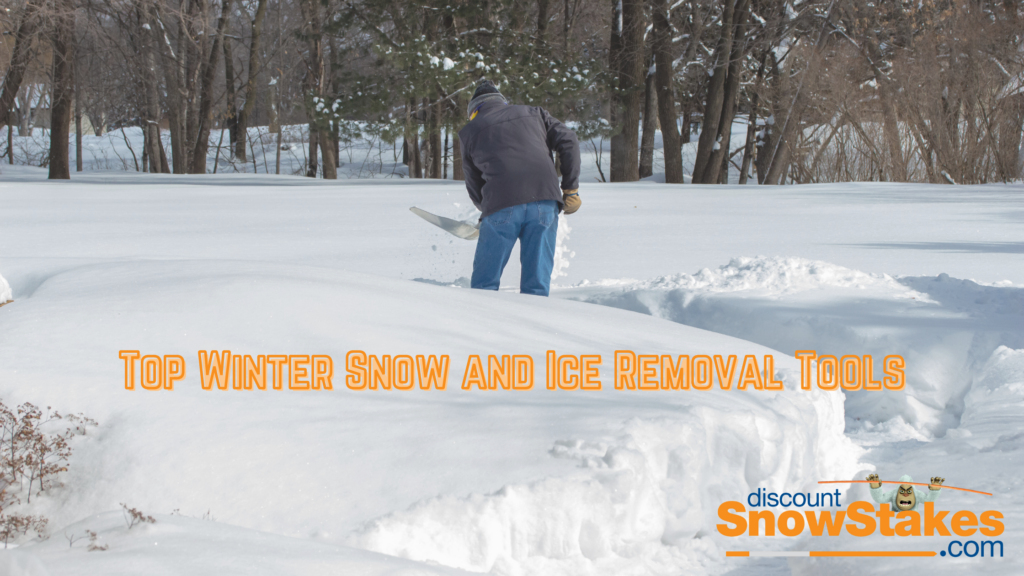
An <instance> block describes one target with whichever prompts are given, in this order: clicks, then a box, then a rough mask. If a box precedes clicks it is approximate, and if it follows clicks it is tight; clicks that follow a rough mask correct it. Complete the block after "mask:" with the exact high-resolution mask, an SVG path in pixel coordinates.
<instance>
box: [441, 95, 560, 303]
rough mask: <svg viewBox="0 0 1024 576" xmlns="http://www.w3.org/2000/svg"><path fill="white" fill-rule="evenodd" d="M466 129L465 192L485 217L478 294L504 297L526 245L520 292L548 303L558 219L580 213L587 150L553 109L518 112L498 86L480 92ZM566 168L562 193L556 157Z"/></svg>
mask: <svg viewBox="0 0 1024 576" xmlns="http://www.w3.org/2000/svg"><path fill="white" fill-rule="evenodd" d="M466 114H467V115H468V116H469V123H468V124H466V125H465V126H464V127H463V128H462V129H461V130H459V142H460V143H461V146H462V169H463V171H464V174H465V177H466V190H467V191H469V197H470V199H471V200H472V201H473V204H474V205H476V207H477V208H478V209H479V210H480V212H481V216H480V239H479V241H478V242H477V245H476V255H475V256H474V258H473V278H472V280H471V282H470V285H471V286H472V287H473V288H482V289H484V290H497V289H498V285H499V284H500V282H501V273H502V271H504V269H505V264H507V263H508V259H509V256H510V255H511V254H512V247H513V246H515V244H516V240H519V243H520V244H519V260H520V262H521V263H522V266H523V271H522V276H521V278H522V279H521V280H520V283H519V291H520V292H521V293H523V294H536V295H538V296H547V295H548V292H549V291H550V288H551V270H552V269H553V268H554V259H555V241H556V238H555V237H556V233H557V230H558V212H559V210H560V209H561V210H564V211H565V213H566V214H572V213H573V212H575V211H576V210H577V209H579V207H580V200H579V194H578V188H579V179H580V145H579V141H578V140H577V139H576V134H575V133H574V132H573V131H572V130H570V129H569V128H567V127H566V126H565V124H562V123H561V122H559V121H558V120H556V119H554V118H552V117H551V115H550V114H548V112H547V110H544V109H543V108H540V107H537V106H511V105H509V104H508V102H507V101H506V100H505V97H504V96H502V95H501V93H500V92H498V89H497V88H496V87H495V86H494V84H492V83H491V82H489V81H487V80H484V81H482V82H480V84H479V85H478V86H477V89H476V92H475V93H474V94H473V100H472V101H470V103H469V107H468V108H467V109H466ZM552 151H554V152H556V153H557V154H558V158H559V160H560V161H561V169H562V183H561V189H559V183H558V175H557V174H556V173H555V166H554V163H553V162H552V161H551V152H552Z"/></svg>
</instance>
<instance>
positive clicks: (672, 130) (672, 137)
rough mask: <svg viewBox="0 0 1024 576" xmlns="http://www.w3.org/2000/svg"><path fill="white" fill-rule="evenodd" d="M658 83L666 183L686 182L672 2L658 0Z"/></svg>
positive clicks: (655, 14) (656, 60)
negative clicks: (676, 89) (674, 66)
mask: <svg viewBox="0 0 1024 576" xmlns="http://www.w3.org/2000/svg"><path fill="white" fill-rule="evenodd" d="M651 11H652V15H653V19H654V65H655V68H654V70H655V71H654V85H655V86H656V87H657V101H658V119H659V120H660V124H661V148H662V153H663V155H664V157H665V183H666V184H682V183H683V151H682V145H681V144H680V141H679V132H678V131H677V129H676V121H677V116H676V97H675V92H674V90H673V88H672V76H673V71H672V25H671V24H670V23H669V19H668V17H669V15H668V2H667V1H666V0H654V5H653V6H652V7H651Z"/></svg>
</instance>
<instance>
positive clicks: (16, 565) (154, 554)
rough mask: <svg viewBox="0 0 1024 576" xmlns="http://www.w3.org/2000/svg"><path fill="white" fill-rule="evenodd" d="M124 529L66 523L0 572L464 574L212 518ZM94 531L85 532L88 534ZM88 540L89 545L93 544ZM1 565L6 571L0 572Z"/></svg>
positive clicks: (104, 519) (116, 520)
mask: <svg viewBox="0 0 1024 576" xmlns="http://www.w3.org/2000/svg"><path fill="white" fill-rule="evenodd" d="M154 519H155V520H156V522H155V523H152V524H150V523H143V524H136V525H135V526H133V527H131V528H129V527H128V523H127V522H126V521H125V516H124V515H123V514H122V513H121V512H104V513H100V514H95V515H92V516H89V517H88V518H83V519H82V520H81V521H79V522H76V523H74V524H71V525H70V526H66V527H63V528H62V529H61V530H60V532H58V533H57V534H55V535H54V536H53V537H51V538H50V539H49V540H46V541H43V542H39V543H35V544H33V545H31V546H25V547H21V548H16V549H13V550H9V551H5V550H0V574H3V575H4V576H49V575H55V574H103V575H105V576H135V575H137V574H188V575H189V576H223V575H224V574H246V575H247V576H248V575H252V576H283V575H295V576H316V575H324V576H332V575H336V574H360V575H365V576H378V575H379V576H428V575H431V576H433V575H449V576H455V575H458V574H465V573H464V572H461V571H458V570H452V569H448V568H445V567H443V566H425V565H422V564H416V563H414V562H409V561H405V560H402V559H400V558H394V557H388V556H384V555H381V554H374V553H372V552H366V551H363V550H355V549H352V548H348V547H344V546H336V545H331V544H326V543H323V542H317V541H315V540H311V539H308V538H287V537H283V536H279V535H275V534H268V533H266V532H257V531H255V530H246V529H244V528H238V527H236V526H229V525H226V524H223V523H220V522H215V521H212V520H209V519H199V518H191V517H187V516H181V515H171V514H156V515H154ZM90 531H91V532H94V533H95V534H96V537H95V538H90V537H89V532H90ZM90 546H92V547H93V549H92V550H90ZM5 568H6V571H5Z"/></svg>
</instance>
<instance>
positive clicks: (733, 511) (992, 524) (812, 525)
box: [716, 501, 1003, 537]
mask: <svg viewBox="0 0 1024 576" xmlns="http://www.w3.org/2000/svg"><path fill="white" fill-rule="evenodd" d="M718 518H719V519H720V520H722V521H723V522H724V523H723V524H718V525H716V528H717V529H718V532H719V533H720V534H722V535H723V536H775V534H776V533H778V534H780V535H782V536H800V535H801V534H803V533H804V532H805V531H806V532H809V533H810V534H811V536H822V535H826V534H827V535H828V536H839V535H840V534H841V533H842V532H843V531H844V530H845V531H846V533H847V534H850V535H851V536H870V535H871V534H875V533H876V532H877V533H878V534H881V535H882V536H950V535H951V534H955V535H957V536H962V537H969V536H973V535H974V534H975V533H980V534H981V535H984V536H999V535H1000V534H1002V533H1003V522H1002V519H1003V514H1002V512H999V511H998V510H986V511H984V512H982V513H981V514H975V513H974V512H971V511H970V510H960V511H957V512H950V511H948V510H942V511H937V510H935V503H934V502H925V503H924V510H923V511H922V512H918V511H916V510H904V511H901V512H894V511H893V510H891V509H890V508H889V505H888V504H882V505H880V506H879V507H878V508H877V509H876V508H875V505H874V504H873V503H871V502H863V501H857V502H852V503H850V505H849V506H847V507H846V509H845V510H786V511H784V512H781V513H779V514H778V515H776V513H775V512H773V511H771V510H757V509H751V510H749V511H748V510H747V508H746V507H745V506H744V505H743V503H741V502H735V501H729V502H723V503H722V504H721V505H720V506H719V507H718Z"/></svg>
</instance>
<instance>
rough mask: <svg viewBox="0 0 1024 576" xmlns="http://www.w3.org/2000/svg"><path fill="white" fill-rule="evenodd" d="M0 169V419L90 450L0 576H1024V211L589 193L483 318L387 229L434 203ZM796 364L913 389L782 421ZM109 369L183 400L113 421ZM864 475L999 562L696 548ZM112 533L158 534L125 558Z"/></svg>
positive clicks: (758, 193) (441, 254)
mask: <svg viewBox="0 0 1024 576" xmlns="http://www.w3.org/2000/svg"><path fill="white" fill-rule="evenodd" d="M2 168H3V174H2V176H0V275H2V277H3V278H6V281H7V282H8V283H9V285H10V292H11V293H12V295H13V302H12V303H11V304H8V305H6V306H3V307H2V308H0V399H2V400H3V401H4V403H6V404H7V405H8V406H11V405H16V404H18V403H20V402H24V401H31V402H33V403H35V404H37V405H42V406H47V405H50V406H53V407H55V408H57V409H59V410H61V411H65V412H82V413H85V414H86V415H88V416H90V417H92V418H94V419H96V420H97V421H98V422H99V425H98V426H97V427H95V428H92V429H90V431H89V433H88V434H87V435H86V436H83V437H79V438H76V440H75V443H74V450H75V452H74V456H73V458H72V461H71V466H70V469H69V471H68V472H67V473H66V474H65V475H64V477H63V483H64V485H63V486H62V487H59V488H54V489H52V490H50V491H48V492H47V493H45V495H44V496H43V497H42V498H38V499H36V498H33V502H32V504H31V508H29V507H28V506H27V505H24V506H25V508H24V509H26V510H31V511H33V513H38V514H44V515H46V516H47V517H48V518H50V533H51V537H50V538H49V539H48V540H45V541H41V542H25V543H22V544H23V545H22V546H20V547H18V548H16V549H14V550H12V551H7V552H0V574H2V573H4V570H5V569H6V570H7V573H18V574H21V573H27V574H43V573H47V574H52V575H63V574H98V573H103V574H137V573H150V572H152V573H167V574H205V573H210V574H214V573H216V574H319V573H323V574H337V573H346V574H347V573H353V574H448V573H460V572H459V571H468V572H475V573H481V572H484V573H486V572H490V573H493V574H502V575H504V574H508V575H513V574H515V575H518V574H545V575H546V574H637V575H640V574H681V573H685V574H691V573H692V574H724V573H730V574H765V573H776V574H789V573H794V574H798V573H799V574H816V573H821V572H822V571H826V570H827V571H831V572H832V573H835V574H854V573H861V572H874V573H895V572H896V571H901V572H905V571H906V570H915V569H924V570H928V571H930V572H932V573H938V574H962V573H965V572H970V573H996V574H1019V573H1021V572H1022V571H1024V562H1022V561H1021V558H1020V552H1019V551H1020V550H1021V546H1022V544H1024V523H1022V522H1024V514H1022V513H1021V510H1024V496H1022V495H1024V481H1022V479H1021V473H1022V472H1024V459H1022V456H1024V452H1022V450H1024V444H1022V443H1021V440H1020V439H1021V438H1022V437H1024V228H1022V226H1021V224H1022V222H1024V187H1022V186H1021V185H1009V186H1003V185H998V186H981V187H952V186H948V187H947V186H919V185H902V186H901V185H884V184H850V185H834V186H824V185H823V186H805V187H776V188H768V187H757V186H745V187H738V186H732V187H722V186H692V185H682V186H665V185H660V184H656V183H654V182H640V183H635V184H615V185H611V184H597V183H593V181H592V180H585V181H584V183H583V185H582V189H581V196H582V198H583V201H584V206H583V208H582V210H581V211H580V212H579V213H578V214H576V215H573V216H570V217H568V218H566V219H565V221H566V223H567V224H568V226H565V227H563V229H562V230H561V236H560V240H559V245H560V248H561V251H560V255H559V265H560V266H561V269H562V271H563V272H564V275H562V276H560V277H558V278H556V279H555V289H554V290H553V292H552V296H553V297H552V298H548V299H543V298H536V297H529V296H521V295H519V294H517V293H515V292H516V290H515V287H516V286H517V285H518V269H517V268H518V266H517V264H516V262H517V261H518V257H517V256H516V255H513V257H512V260H511V262H512V263H511V264H510V266H509V269H508V270H507V271H506V274H505V277H504V279H503V286H504V288H503V290H502V291H501V292H498V293H484V292H480V291H472V290H466V289H464V286H465V285H466V280H465V279H466V278H467V277H468V276H469V275H470V270H471V266H472V252H473V248H474V243H472V242H466V241H463V240H459V239H456V238H453V237H451V236H448V235H446V234H445V233H444V232H442V231H440V230H439V229H437V228H434V227H432V226H430V225H429V224H427V223H426V222H423V221H422V220H420V219H419V218H417V217H416V216H415V215H413V214H411V213H410V212H408V207H410V206H414V205H415V206H420V207H422V208H424V209H427V210H430V211H433V212H435V213H439V214H443V215H447V216H452V217H458V218H468V217H471V212H472V211H471V210H470V208H471V206H470V205H469V202H468V199H467V198H466V196H465V192H464V189H463V188H462V186H461V184H459V183H451V182H437V181H422V180H420V181H417V180H408V179H377V180H344V181H339V182H327V181H323V180H308V179H304V178H298V177H289V176H280V177H276V176H274V177H268V176H266V175H253V174H251V173H250V174H241V173H239V174H218V175H216V176H213V175H211V176H159V175H157V176H154V175H146V174H138V173H134V172H127V173H126V172H123V171H122V172H103V171H98V172H87V173H85V174H81V175H78V174H73V175H72V177H73V180H72V181H71V182H47V181H45V180H44V178H45V173H44V172H43V171H42V170H40V169H34V168H26V167H19V166H15V167H9V166H3V167H2ZM3 291H4V284H3V283H2V282H0V301H2V300H3ZM209 349H216V350H225V349H230V350H232V351H234V352H236V353H243V354H246V353H247V354H253V355H255V354H330V355H332V356H333V357H334V358H335V362H336V365H335V372H336V375H339V376H338V377H337V378H336V380H335V382H336V389H335V390H333V391H330V392H327V391H309V392H295V391H290V392H289V391H252V392H232V391H229V392H208V391H203V390H201V389H200V386H199V378H198V369H197V363H196V352H197V351H198V350H209ZM353 349H360V350H365V351H366V352H368V353H371V354H378V355H383V354H391V355H394V354H450V355H451V358H452V363H453V364H452V377H451V378H450V381H449V387H450V389H449V390H446V391H443V392H440V391H430V392H424V391H409V392H400V391H387V392H384V391H358V392H357V391H350V390H346V389H344V388H343V385H342V384H341V383H342V382H343V380H342V378H341V375H343V369H344V367H343V365H342V362H343V358H344V354H345V352H346V351H348V350H353ZM549 349H553V350H557V351H558V353H559V354H587V353H596V354H602V356H603V358H604V363H603V365H602V369H601V374H602V380H603V381H604V382H605V388H606V389H605V390H602V391H601V392H561V391H559V392H554V391H547V390H544V389H543V385H542V384H540V383H542V382H543V379H544V367H543V358H544V353H545V351H546V350H549ZM620 349H630V350H634V351H637V352H638V353H647V354H673V355H675V354H691V355H693V354H701V353H707V354H739V355H743V354H756V355H758V356H760V355H763V354H774V355H775V356H776V359H777V364H776V369H777V370H778V372H779V374H780V375H781V376H782V377H783V378H784V381H785V382H786V386H787V390H786V391H783V392H764V391H760V392H753V391H748V392H739V391H736V390H732V391H707V392H697V391H656V392H650V391H643V392H641V391H632V392H630V391H615V390H611V389H607V388H610V371H611V369H612V360H611V359H612V354H613V353H614V351H615V350H620ZM797 349H815V350H817V351H818V352H819V353H824V354H835V355H837V356H838V355H845V354H860V355H864V354H872V355H874V356H875V357H876V359H877V361H876V366H877V365H879V364H880V363H881V358H882V357H883V356H885V355H888V354H901V355H903V356H904V357H905V358H906V359H907V366H908V369H907V389H906V390H905V391H903V392H858V393H851V394H847V395H844V394H841V393H838V392H822V391H813V392H804V391H799V390H796V389H795V388H797V386H798V381H799V377H798V375H797V371H798V363H797V361H796V360H795V359H794V358H793V357H792V354H793V353H794V351H795V350H797ZM119 350H141V351H143V353H144V354H181V355H182V356H184V357H185V358H186V361H187V362H188V363H189V369H190V372H189V375H188V376H187V378H186V379H185V380H184V381H183V382H181V383H178V384H177V385H176V389H175V390H174V391H173V392H165V391H161V392H148V391H142V390H136V391H126V390H124V385H123V371H122V366H123V364H122V362H121V360H119V359H118V356H117V353H118V351H119ZM469 354H481V355H483V357H484V358H486V355H487V354H530V355H532V356H533V357H534V359H535V360H536V366H535V370H536V377H537V380H538V383H539V384H538V386H537V389H535V390H531V391H528V392H510V391H488V392H484V391H473V392H469V391H463V390H459V389H458V383H459V381H460V380H461V375H462V372H463V368H464V366H465V359H466V357H467V356H468V355H469ZM872 471H875V472H877V473H879V474H881V475H882V477H883V478H890V477H892V478H895V477H898V476H900V475H902V474H905V473H909V474H911V475H913V476H914V477H915V478H916V479H918V480H919V481H927V478H928V477H929V476H936V475H937V476H944V477H945V478H946V479H947V483H948V484H950V485H953V486H962V487H967V488H973V489H976V490H983V491H988V492H992V493H993V494H995V496H993V497H990V498H989V497H983V496H978V495H973V494H968V493H962V492H954V491H952V490H946V491H944V492H943V493H942V497H941V499H940V500H939V504H940V507H941V508H943V509H946V510H960V509H968V510H976V511H981V510H986V509H997V510H1000V511H1002V512H1003V513H1004V515H1005V524H1006V532H1005V533H1004V534H1003V535H1002V537H1001V539H1002V540H1003V542H1004V543H1005V545H1006V556H1005V557H1004V558H1002V559H998V558H997V559H990V558H986V559H984V560H982V559H980V558H975V559H971V560H967V559H965V558H959V559H956V560H954V559H949V558H927V559H922V558H909V559H903V560H899V559H892V558H888V559H885V558H883V559H865V558H846V559H814V560H813V561H812V560H810V559H799V558H793V559H789V560H788V561H787V560H785V559H771V560H756V559H740V558H726V557H725V551H726V550H737V549H738V550H750V549H753V550H809V549H817V550H823V549H837V550H849V549H872V550H877V549H901V548H902V549H905V548H910V549H920V550H939V549H941V548H943V547H944V546H945V545H946V543H947V542H948V541H949V538H940V537H920V538H912V539H911V540H914V542H911V543H910V544H907V543H905V542H904V541H903V540H904V539H893V538H888V539H886V538H882V537H879V536H878V535H875V536H872V537H868V538H847V537H836V538H788V537H783V536H777V537H772V538H765V537H740V538H726V537H724V536H721V535H720V534H718V532H717V530H716V529H715V524H716V523H718V522H719V519H718V517H717V507H718V505H719V504H720V503H721V502H723V501H725V500H743V499H744V498H745V497H746V495H747V494H748V493H750V492H752V491H754V490H755V489H757V488H758V487H763V488H767V489H768V490H770V491H778V492H781V491H784V490H788V491H791V492H792V491H811V492H814V491H818V489H819V488H818V485H817V484H816V483H817V481H819V480H832V479H852V478H863V477H864V476H865V475H866V474H867V473H869V472H872ZM840 487H841V489H842V490H843V492H844V504H845V503H846V502H849V501H852V500H870V497H869V496H868V494H867V490H866V489H865V488H864V487H863V485H860V484H857V485H852V486H846V485H841V486H840ZM121 502H124V503H126V504H128V505H129V506H133V507H136V508H138V509H140V510H142V511H144V512H145V513H147V514H153V515H154V516H155V517H156V520H157V522H156V523H155V524H145V525H142V526H135V527H133V528H131V529H129V528H128V527H127V525H126V523H125V522H124V520H123V518H122V515H121V513H120V512H119V509H120V507H119V504H120V503H121ZM172 511H175V513H174V514H173V515H171V512H172ZM87 530H91V531H94V532H96V533H97V537H96V542H97V543H98V544H100V545H106V546H107V549H106V550H102V551H89V550H88V545H89V541H88V538H86V537H85V535H86V531H87ZM75 536H78V538H77V540H76V539H75ZM69 538H70V539H71V540H74V541H73V542H70V541H69Z"/></svg>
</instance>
